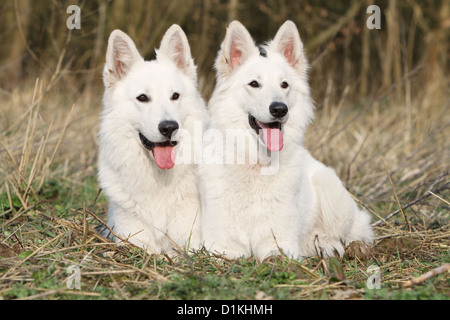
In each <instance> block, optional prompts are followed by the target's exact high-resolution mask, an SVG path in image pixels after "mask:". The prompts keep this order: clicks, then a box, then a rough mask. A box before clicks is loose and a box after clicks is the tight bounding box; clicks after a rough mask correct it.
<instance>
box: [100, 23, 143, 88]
mask: <svg viewBox="0 0 450 320" xmlns="http://www.w3.org/2000/svg"><path fill="white" fill-rule="evenodd" d="M143 60H144V59H143V58H142V57H141V55H140V54H139V51H138V50H137V49H136V45H135V44H134V42H133V40H131V38H130V37H129V36H128V35H127V34H126V33H124V32H122V31H120V30H114V31H113V32H111V35H110V36H109V40H108V49H107V52H106V64H105V69H104V71H103V81H104V83H105V85H106V86H109V85H111V84H113V83H115V82H116V81H119V80H120V79H122V78H123V77H124V76H125V75H126V74H127V73H128V72H129V71H130V69H131V67H132V65H133V64H134V63H136V62H138V61H143Z"/></svg>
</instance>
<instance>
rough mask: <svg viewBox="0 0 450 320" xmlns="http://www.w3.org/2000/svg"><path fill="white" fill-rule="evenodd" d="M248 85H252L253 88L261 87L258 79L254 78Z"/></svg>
mask: <svg viewBox="0 0 450 320" xmlns="http://www.w3.org/2000/svg"><path fill="white" fill-rule="evenodd" d="M248 85H249V86H250V87H252V88H259V87H260V85H259V83H258V81H256V80H253V81H252V82H250V83H249V84H248Z"/></svg>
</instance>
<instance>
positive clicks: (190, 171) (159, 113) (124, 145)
mask: <svg viewBox="0 0 450 320" xmlns="http://www.w3.org/2000/svg"><path fill="white" fill-rule="evenodd" d="M103 80H104V84H105V94H104V99H103V113H102V117H101V125H100V133H99V145H100V151H99V161H98V166H99V181H100V186H101V188H102V189H103V190H104V192H105V193H106V195H107V197H108V200H109V210H108V225H109V227H110V228H112V229H113V231H114V232H115V233H116V234H117V235H118V236H119V237H120V238H126V239H127V240H128V241H130V242H132V243H134V244H136V245H138V246H141V247H143V248H146V249H147V250H148V251H150V252H153V253H161V252H171V251H172V248H173V246H180V247H182V248H186V247H185V246H190V247H193V248H195V247H198V245H199V240H200V238H199V237H200V230H199V222H200V212H201V205H200V196H199V192H198V188H197V178H196V173H195V166H194V165H193V162H191V163H190V164H179V163H178V162H177V161H176V159H177V156H178V155H180V153H183V151H184V152H191V151H190V150H191V149H192V145H191V144H192V139H190V136H191V134H192V132H193V130H194V123H195V122H196V121H204V120H206V119H207V117H208V115H207V112H206V107H205V103H204V101H203V100H202V98H201V96H200V94H199V92H198V88H197V72H196V67H195V65H194V62H193V60H192V57H191V53H190V47H189V44H188V40H187V38H186V35H185V34H184V32H183V30H182V29H181V28H180V27H179V26H178V25H173V26H172V27H171V28H169V29H168V30H167V32H166V34H165V35H164V37H163V39H162V42H161V46H160V48H159V50H157V59H156V60H154V61H144V59H143V58H142V57H141V56H140V54H139V52H138V50H137V49H136V46H135V44H134V43H133V41H132V40H131V39H130V37H128V36H127V35H126V34H125V33H123V32H121V31H119V30H115V31H113V32H112V33H111V35H110V38H109V41H108V49H107V54H106V65H105V68H104V71H103ZM185 137H187V138H185ZM184 138H185V139H184ZM186 150H187V151H186Z"/></svg>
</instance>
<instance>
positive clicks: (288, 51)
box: [200, 21, 373, 260]
mask: <svg viewBox="0 0 450 320" xmlns="http://www.w3.org/2000/svg"><path fill="white" fill-rule="evenodd" d="M215 68H216V70H217V83H216V88H215V90H214V93H213V95H212V97H211V100H210V102H209V105H208V109H209V111H210V114H211V119H210V124H209V127H210V128H215V129H218V130H220V131H221V132H222V133H223V135H226V132H227V131H230V130H233V131H234V132H236V131H238V130H241V131H243V132H245V134H244V135H243V136H244V137H245V138H246V139H247V140H246V141H245V143H246V145H245V146H246V149H244V150H242V148H241V149H239V147H238V148H237V150H238V151H237V152H238V154H237V156H238V157H239V156H242V154H241V155H240V154H239V152H240V153H245V155H244V156H246V157H247V156H249V154H250V153H251V151H250V150H254V149H255V148H259V150H260V151H261V150H264V151H265V153H264V152H262V153H261V152H260V151H259V155H260V156H259V158H258V161H256V162H254V163H253V162H250V161H247V163H246V164H234V165H230V164H223V165H220V164H215V165H202V166H201V169H200V191H201V196H202V202H203V203H202V208H203V209H202V238H203V241H204V245H205V247H206V248H207V249H209V250H213V251H218V252H219V253H224V254H225V255H226V256H228V257H230V258H236V257H240V256H243V255H244V256H251V255H254V256H256V257H257V258H258V259H260V260H262V259H264V258H266V257H269V256H271V255H274V254H279V253H280V250H282V252H283V253H284V254H285V255H287V256H289V257H293V258H302V257H305V256H310V255H315V254H318V253H320V254H323V255H325V256H331V255H334V254H335V253H338V254H339V255H342V254H343V252H344V246H345V245H346V244H348V243H349V242H351V241H354V240H361V241H364V242H367V243H370V242H371V241H372V238H373V233H372V229H371V227H370V224H369V222H370V216H369V215H368V214H367V213H366V212H365V211H362V210H360V209H358V208H357V205H356V203H355V202H354V201H353V199H352V198H351V196H350V195H349V193H348V192H347V191H346V189H345V188H344V186H343V185H342V183H341V181H340V180H339V178H338V177H337V175H336V174H335V172H334V171H333V170H332V169H330V168H327V167H326V166H325V165H323V164H322V163H320V162H318V161H317V160H315V159H314V158H312V156H311V155H310V154H309V152H308V151H307V150H306V149H305V148H304V147H303V136H304V132H305V129H306V127H307V125H308V124H309V123H310V122H311V120H312V118H313V109H314V108H313V105H312V102H311V99H310V93H309V91H310V90H309V86H308V82H307V74H306V72H307V69H308V62H307V59H306V57H305V55H304V52H303V44H302V42H301V40H300V36H299V33H298V30H297V28H296V26H295V24H294V23H293V22H291V21H287V22H286V23H284V24H283V26H282V27H281V28H280V29H279V31H278V32H277V34H276V36H275V38H274V39H273V40H272V41H271V42H269V43H268V44H267V45H264V46H261V47H259V48H258V47H257V46H255V44H254V41H253V40H252V38H251V36H250V34H249V33H248V31H247V29H246V28H245V27H244V26H243V25H242V24H241V23H239V22H237V21H234V22H232V23H231V24H230V25H229V27H228V29H227V32H226V36H225V40H224V41H223V43H222V45H221V50H220V51H219V53H218V56H217V59H216V62H215ZM232 144H234V146H236V143H234V142H233V143H232ZM227 145H230V143H229V141H227ZM239 150H241V151H239ZM270 159H271V160H270ZM268 160H270V162H271V164H272V165H273V164H274V162H276V165H277V167H276V168H275V169H276V170H275V171H270V170H269V171H265V172H264V169H268V167H267V163H268ZM227 163H228V162H227ZM270 172H272V173H270Z"/></svg>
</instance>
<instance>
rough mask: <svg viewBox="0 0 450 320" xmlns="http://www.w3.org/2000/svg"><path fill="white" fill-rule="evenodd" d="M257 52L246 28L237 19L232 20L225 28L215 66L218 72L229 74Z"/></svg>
mask: <svg viewBox="0 0 450 320" xmlns="http://www.w3.org/2000/svg"><path fill="white" fill-rule="evenodd" d="M258 52H259V51H258V48H257V47H256V46H255V42H254V41H253V39H252V37H251V35H250V33H249V32H248V31H247V29H246V28H245V27H244V26H243V25H242V24H241V23H240V22H239V21H233V22H231V23H230V25H229V26H228V28H227V33H226V35H225V40H223V42H222V45H221V46H220V51H219V54H218V56H217V59H216V64H215V67H216V69H217V71H218V72H219V74H229V73H231V72H232V71H233V70H235V69H236V68H237V67H239V66H240V65H242V64H243V63H244V62H245V60H246V59H247V58H248V57H249V56H250V55H252V54H254V53H258Z"/></svg>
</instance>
